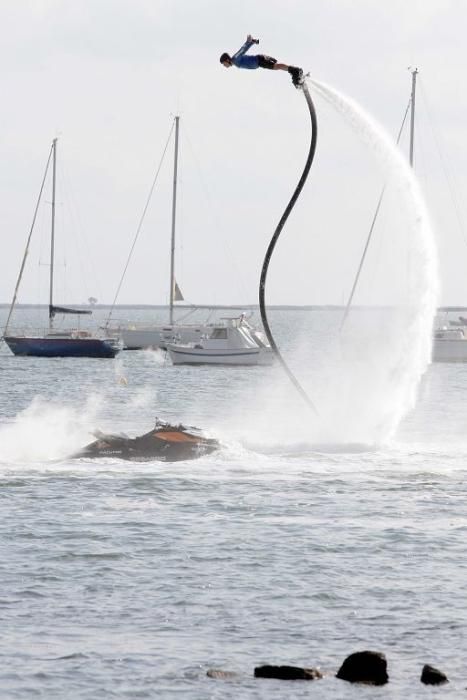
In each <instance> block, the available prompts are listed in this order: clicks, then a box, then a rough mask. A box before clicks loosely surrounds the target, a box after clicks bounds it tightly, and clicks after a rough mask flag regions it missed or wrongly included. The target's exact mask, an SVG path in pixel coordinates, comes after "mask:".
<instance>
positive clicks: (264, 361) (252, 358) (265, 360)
mask: <svg viewBox="0 0 467 700" xmlns="http://www.w3.org/2000/svg"><path fill="white" fill-rule="evenodd" d="M223 321H224V323H223V325H217V324H216V326H215V327H214V328H213V329H212V331H211V333H210V334H209V335H208V336H207V337H206V338H203V339H201V340H200V341H199V342H198V343H168V345H167V351H168V353H169V356H170V359H171V360H172V362H173V364H174V365H181V364H183V365H243V366H248V365H250V366H251V365H270V364H271V363H272V362H273V361H274V355H273V353H272V350H271V347H270V345H269V344H268V343H267V341H266V339H265V337H264V335H263V334H262V333H261V332H259V331H257V330H255V329H254V328H253V327H252V326H250V324H249V323H248V321H246V319H245V318H244V316H243V315H242V316H240V317H239V318H226V319H223Z"/></svg>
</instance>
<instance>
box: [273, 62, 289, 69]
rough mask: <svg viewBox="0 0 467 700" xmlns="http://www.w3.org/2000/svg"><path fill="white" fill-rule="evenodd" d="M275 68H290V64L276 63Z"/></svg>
mask: <svg viewBox="0 0 467 700" xmlns="http://www.w3.org/2000/svg"><path fill="white" fill-rule="evenodd" d="M273 70H289V66H286V65H285V63H275V64H274V66H273Z"/></svg>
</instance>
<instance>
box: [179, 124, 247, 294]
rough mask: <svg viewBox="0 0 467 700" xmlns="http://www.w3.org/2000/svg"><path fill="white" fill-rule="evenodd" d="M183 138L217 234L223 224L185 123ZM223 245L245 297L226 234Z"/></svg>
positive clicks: (241, 277) (242, 282) (244, 289)
mask: <svg viewBox="0 0 467 700" xmlns="http://www.w3.org/2000/svg"><path fill="white" fill-rule="evenodd" d="M185 138H186V140H187V143H188V146H189V147H190V149H191V153H192V156H193V161H194V163H195V166H196V170H197V173H198V178H199V181H200V183H201V187H202V189H203V190H204V196H205V198H206V202H207V204H208V206H209V213H210V215H211V220H212V222H213V223H214V225H215V227H216V231H217V234H218V232H219V231H221V232H223V231H224V230H225V229H224V228H223V224H221V223H220V222H219V217H218V215H217V212H216V210H215V208H214V205H213V198H212V196H211V191H210V189H209V187H208V185H207V184H206V180H205V178H204V174H203V171H202V169H201V165H200V161H199V159H198V156H197V154H196V151H195V149H194V147H193V143H192V141H191V139H190V136H189V133H188V129H187V127H186V125H185ZM218 239H219V235H217V236H216V240H218ZM223 245H224V246H225V248H226V250H227V255H228V260H229V264H230V265H232V266H233V267H234V270H235V274H236V277H237V280H238V281H239V286H240V292H241V293H242V294H243V295H244V297H245V299H246V298H247V296H246V286H245V278H244V275H243V274H242V270H241V268H240V267H239V265H238V262H237V260H236V256H235V255H234V251H233V249H232V248H231V246H230V243H229V237H228V236H224V237H223Z"/></svg>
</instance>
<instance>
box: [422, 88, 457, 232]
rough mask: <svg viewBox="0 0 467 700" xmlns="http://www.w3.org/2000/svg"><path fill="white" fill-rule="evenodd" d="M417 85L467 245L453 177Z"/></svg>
mask: <svg viewBox="0 0 467 700" xmlns="http://www.w3.org/2000/svg"><path fill="white" fill-rule="evenodd" d="M419 84H420V87H421V93H422V97H423V100H424V103H425V109H426V113H427V115H428V123H429V125H430V129H431V133H432V135H433V140H434V142H435V144H436V148H437V151H438V157H439V159H440V161H441V166H442V168H443V173H444V177H445V178H446V182H447V185H448V188H449V192H450V194H451V199H452V203H453V205H454V211H455V213H456V218H457V223H458V226H459V230H460V233H461V236H462V238H463V241H464V243H465V244H467V237H466V233H465V230H466V227H465V221H464V217H463V214H462V208H461V206H460V205H459V199H458V196H457V193H456V188H455V187H454V182H453V177H452V174H451V172H450V171H449V170H448V167H447V164H446V161H445V159H444V156H443V151H442V149H441V145H440V139H439V136H438V133H437V130H436V129H435V126H436V125H435V121H434V119H433V116H432V112H431V107H430V104H429V102H428V98H427V94H426V92H425V88H424V85H423V81H421V82H420V83H419Z"/></svg>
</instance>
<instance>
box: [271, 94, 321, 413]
mask: <svg viewBox="0 0 467 700" xmlns="http://www.w3.org/2000/svg"><path fill="white" fill-rule="evenodd" d="M300 87H301V89H302V90H303V94H304V96H305V99H306V102H307V105H308V110H309V112H310V120H311V142H310V148H309V151H308V158H307V160H306V163H305V167H304V169H303V173H302V175H301V177H300V180H299V181H298V185H297V186H296V188H295V192H294V193H293V195H292V197H291V199H290V202H289V203H288V205H287V206H286V208H285V211H284V213H283V214H282V217H281V219H280V221H279V223H278V224H277V228H276V230H275V231H274V234H273V236H272V238H271V242H270V243H269V246H268V249H267V251H266V255H265V258H264V262H263V267H262V270H261V277H260V282H259V309H260V312H261V321H262V323H263V326H264V331H265V333H266V336H267V339H268V341H269V344H270V345H271V349H272V351H273V353H274V355H275V356H276V357H277V359H278V360H279V362H280V364H281V365H282V367H283V369H284V371H285V373H286V374H287V376H288V377H289V379H290V381H291V382H292V384H293V385H294V387H295V388H296V389H297V391H298V393H299V394H300V396H301V397H302V399H303V400H304V401H305V402H306V403H307V404H308V406H309V408H311V410H312V411H313V412H314V413H315V414H318V411H317V410H316V407H315V405H314V404H313V402H312V401H311V399H310V397H309V396H308V394H307V393H306V391H305V390H304V389H303V387H302V386H301V384H300V383H299V381H298V379H297V378H296V377H295V375H294V374H293V372H292V370H291V369H290V368H289V367H288V365H287V363H286V362H285V360H284V358H283V357H282V355H281V353H280V351H279V348H278V347H277V345H276V341H275V340H274V338H273V335H272V333H271V329H270V327H269V322H268V318H267V315H266V305H265V300H264V295H265V289H266V277H267V274H268V268H269V262H270V260H271V256H272V253H273V251H274V248H275V246H276V243H277V241H278V238H279V236H280V234H281V231H282V229H283V228H284V224H285V222H286V221H287V219H288V218H289V215H290V212H291V211H292V209H293V208H294V206H295V203H296V201H297V199H298V198H299V196H300V193H301V191H302V189H303V185H304V184H305V182H306V179H307V177H308V173H309V171H310V168H311V164H312V163H313V158H314V157H315V151H316V142H317V139H318V122H317V119H316V112H315V106H314V104H313V101H312V99H311V97H310V93H309V92H308V87H307V85H306V83H305V82H304V83H303V84H302V85H301V86H300Z"/></svg>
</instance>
